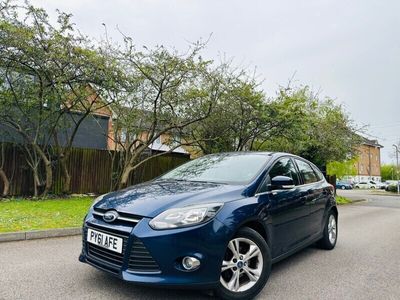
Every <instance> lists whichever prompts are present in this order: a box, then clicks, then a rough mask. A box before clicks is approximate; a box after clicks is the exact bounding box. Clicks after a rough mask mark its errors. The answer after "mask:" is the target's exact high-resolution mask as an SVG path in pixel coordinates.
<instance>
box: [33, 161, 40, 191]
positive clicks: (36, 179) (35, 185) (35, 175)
mask: <svg viewBox="0 0 400 300" xmlns="http://www.w3.org/2000/svg"><path fill="white" fill-rule="evenodd" d="M32 171H33V197H34V198H37V197H38V196H39V190H38V187H39V186H40V179H39V174H38V170H37V168H36V169H33V170H32Z"/></svg>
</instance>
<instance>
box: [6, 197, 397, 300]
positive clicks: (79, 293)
mask: <svg viewBox="0 0 400 300" xmlns="http://www.w3.org/2000/svg"><path fill="white" fill-rule="evenodd" d="M342 194H346V196H349V197H353V198H358V199H359V198H364V199H367V200H368V201H366V202H359V203H357V204H354V205H347V206H341V207H340V208H339V214H340V219H339V240H338V244H337V246H336V248H335V249H334V250H333V251H324V250H319V249H317V248H315V247H309V248H307V249H305V250H303V251H301V252H299V253H298V254H296V255H294V256H292V257H290V258H288V259H286V260H284V261H282V262H280V263H278V264H276V265H274V266H273V269H272V274H271V277H270V280H269V282H268V283H267V285H266V287H265V288H264V290H263V291H262V293H261V294H260V295H259V297H258V299H352V300H354V299H400V197H391V196H376V195H371V194H370V193H367V192H364V191H354V192H352V191H350V192H348V191H346V192H345V193H342ZM80 247H81V240H80V237H67V238H53V239H44V240H32V241H22V242H10V243H0V299H7V300H8V299H107V300H109V299H174V300H176V299H182V300H183V299H213V298H212V297H211V296H208V295H206V294H203V293H199V292H197V291H185V290H184V291H177V290H166V289H155V288H148V287H147V288H145V287H140V286H135V285H133V284H130V283H126V282H122V281H120V280H119V279H117V278H114V277H112V276H109V275H107V274H105V273H103V272H101V271H98V270H96V269H94V268H92V267H90V266H88V265H85V264H82V263H79V262H78V254H79V252H80Z"/></svg>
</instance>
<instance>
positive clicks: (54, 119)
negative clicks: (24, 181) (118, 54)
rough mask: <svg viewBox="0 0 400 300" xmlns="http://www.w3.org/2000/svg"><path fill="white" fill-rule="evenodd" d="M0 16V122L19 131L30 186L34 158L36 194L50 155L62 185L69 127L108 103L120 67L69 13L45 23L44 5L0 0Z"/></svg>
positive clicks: (49, 169) (49, 172) (48, 179)
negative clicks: (57, 166)
mask: <svg viewBox="0 0 400 300" xmlns="http://www.w3.org/2000/svg"><path fill="white" fill-rule="evenodd" d="M0 16H1V19H0V53H1V55H0V73H1V75H2V76H1V78H4V82H3V84H2V85H1V87H0V94H1V99H0V106H1V110H0V117H1V118H0V122H1V123H2V124H3V125H4V126H7V127H8V128H9V130H11V131H14V132H16V133H17V134H18V135H19V136H20V137H21V138H22V144H23V145H24V148H25V149H26V151H27V161H28V164H29V165H30V166H31V168H32V171H33V173H34V178H36V179H35V191H36V190H37V186H38V185H41V183H40V182H41V180H40V179H39V169H40V165H41V164H42V163H43V165H44V167H45V173H46V175H45V184H44V191H43V195H45V194H47V193H48V192H49V191H50V189H51V186H52V182H53V166H54V164H55V163H54V161H58V162H59V164H60V166H61V169H62V171H63V177H64V191H65V192H69V188H70V181H71V178H70V176H69V172H68V169H67V165H66V161H67V160H68V157H69V154H70V151H71V148H72V144H73V141H74V138H75V135H76V133H77V131H78V129H79V127H80V125H81V124H82V122H83V120H84V119H85V118H87V117H88V116H89V115H90V114H91V113H93V112H95V111H96V110H98V109H101V108H102V107H104V106H107V105H109V104H110V99H111V101H112V99H113V98H112V97H111V96H110V95H112V94H113V92H114V91H115V89H116V85H117V83H118V82H119V80H118V79H120V78H121V77H120V74H121V73H120V72H119V70H118V68H117V64H116V62H115V60H113V59H112V58H110V57H109V56H108V55H106V54H104V53H102V52H101V51H99V49H98V48H96V47H95V46H93V45H91V44H90V41H89V40H88V39H87V38H86V37H84V36H82V35H81V34H79V32H78V31H76V29H75V28H74V27H73V25H72V23H71V21H70V17H71V15H68V14H65V13H59V14H58V19H57V25H56V26H53V25H52V24H51V23H50V22H49V20H48V16H47V14H46V12H45V11H44V10H42V9H37V8H35V7H33V6H31V5H29V4H26V5H24V6H21V7H16V6H12V5H10V3H8V2H6V3H5V4H4V6H3V7H2V9H1V11H0ZM100 98H101V99H102V101H98V99H100ZM77 111H78V112H80V113H79V115H78V114H76V112H77ZM52 147H53V148H54V149H55V151H50V148H52ZM54 152H55V153H56V156H55V157H54V155H52V153H54Z"/></svg>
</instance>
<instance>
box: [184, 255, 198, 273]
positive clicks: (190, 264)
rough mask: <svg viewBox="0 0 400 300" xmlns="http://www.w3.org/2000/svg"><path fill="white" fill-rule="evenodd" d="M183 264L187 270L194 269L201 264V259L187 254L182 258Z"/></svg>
mask: <svg viewBox="0 0 400 300" xmlns="http://www.w3.org/2000/svg"><path fill="white" fill-rule="evenodd" d="M182 266H183V267H184V268H185V269H186V270H194V269H197V268H198V267H199V266H200V261H199V260H198V259H197V258H195V257H191V256H186V257H184V258H183V259H182Z"/></svg>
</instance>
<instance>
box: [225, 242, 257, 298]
mask: <svg viewBox="0 0 400 300" xmlns="http://www.w3.org/2000/svg"><path fill="white" fill-rule="evenodd" d="M262 270H263V255H262V252H261V250H260V248H259V247H258V246H257V244H256V243H254V242H253V241H251V240H249V239H247V238H235V239H233V240H231V241H230V242H229V244H228V248H227V250H226V253H225V256H224V260H223V262H222V267H221V276H220V282H221V284H222V285H223V286H224V287H225V288H226V289H228V290H229V291H231V292H244V291H247V290H249V289H250V288H252V287H253V286H254V285H255V284H256V283H257V282H258V280H259V278H260V276H261V273H262Z"/></svg>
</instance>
